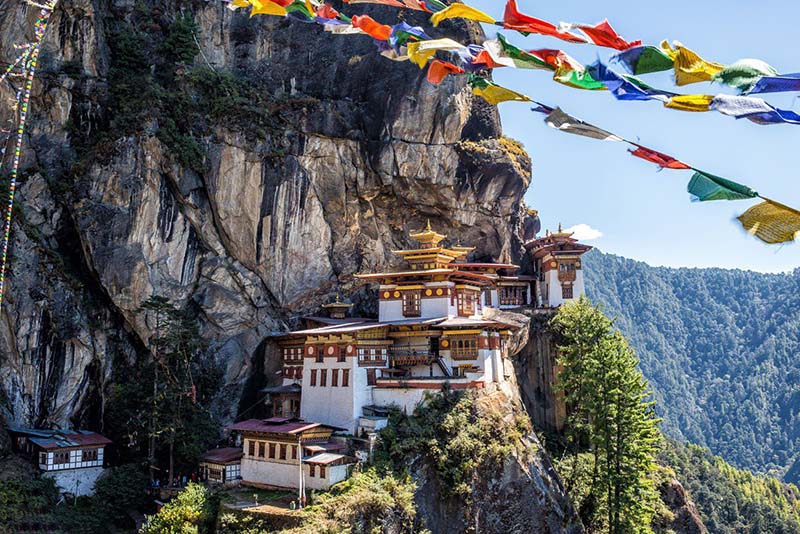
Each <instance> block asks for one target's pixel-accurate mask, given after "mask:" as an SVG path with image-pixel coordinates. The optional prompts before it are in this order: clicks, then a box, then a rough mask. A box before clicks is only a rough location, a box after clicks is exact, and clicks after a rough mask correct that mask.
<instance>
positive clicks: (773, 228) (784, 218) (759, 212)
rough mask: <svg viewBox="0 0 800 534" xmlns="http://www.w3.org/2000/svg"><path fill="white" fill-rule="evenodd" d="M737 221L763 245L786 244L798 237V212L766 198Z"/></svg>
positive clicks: (799, 221)
mask: <svg viewBox="0 0 800 534" xmlns="http://www.w3.org/2000/svg"><path fill="white" fill-rule="evenodd" d="M762 198H763V197H762ZM737 219H738V220H739V222H740V223H742V226H743V227H744V229H745V230H747V231H748V232H749V233H750V234H752V235H754V236H756V237H757V238H759V239H760V240H761V241H763V242H764V243H769V244H776V243H788V242H790V241H794V240H795V239H797V237H798V235H800V211H797V210H796V209H794V208H790V207H789V206H784V205H783V204H780V203H778V202H775V201H774V200H770V199H768V198H764V202H761V203H760V204H756V205H755V206H753V207H752V208H750V209H749V210H747V211H746V212H744V213H742V214H741V215H739V216H738V217H737Z"/></svg>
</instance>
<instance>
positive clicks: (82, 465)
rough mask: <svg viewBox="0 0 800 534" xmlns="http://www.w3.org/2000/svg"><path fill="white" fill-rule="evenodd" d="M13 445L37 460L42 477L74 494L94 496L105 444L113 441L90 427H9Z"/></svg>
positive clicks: (63, 490)
mask: <svg viewBox="0 0 800 534" xmlns="http://www.w3.org/2000/svg"><path fill="white" fill-rule="evenodd" d="M9 433H10V434H11V437H12V440H13V444H14V448H15V449H16V450H17V451H19V452H21V453H22V454H25V455H27V456H29V457H31V458H33V459H34V461H35V462H36V465H37V466H38V467H39V470H40V471H41V472H42V476H46V477H49V478H52V479H53V480H54V481H55V483H56V485H57V486H58V487H59V489H60V490H61V491H62V492H64V493H71V494H73V495H78V496H81V495H91V494H92V493H94V485H95V482H96V481H97V479H98V478H99V477H100V475H101V474H102V473H103V456H104V453H105V447H106V446H107V445H109V444H110V443H111V440H110V439H108V438H106V437H104V436H101V435H100V434H97V433H95V432H89V431H87V430H39V429H32V428H22V427H11V428H9Z"/></svg>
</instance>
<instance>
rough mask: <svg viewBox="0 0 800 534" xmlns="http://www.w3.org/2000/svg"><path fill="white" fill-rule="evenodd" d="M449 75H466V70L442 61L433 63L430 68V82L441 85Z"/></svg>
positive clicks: (437, 60) (438, 60)
mask: <svg viewBox="0 0 800 534" xmlns="http://www.w3.org/2000/svg"><path fill="white" fill-rule="evenodd" d="M449 74H464V69H462V68H461V67H459V66H457V65H453V64H452V63H448V62H447V61H442V60H440V59H434V60H433V61H431V65H430V67H428V81H429V82H431V83H432V84H434V85H439V84H440V83H442V80H444V79H445V78H446V77H447V76H448V75H449Z"/></svg>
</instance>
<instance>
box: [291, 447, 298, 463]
mask: <svg viewBox="0 0 800 534" xmlns="http://www.w3.org/2000/svg"><path fill="white" fill-rule="evenodd" d="M292 460H297V445H292Z"/></svg>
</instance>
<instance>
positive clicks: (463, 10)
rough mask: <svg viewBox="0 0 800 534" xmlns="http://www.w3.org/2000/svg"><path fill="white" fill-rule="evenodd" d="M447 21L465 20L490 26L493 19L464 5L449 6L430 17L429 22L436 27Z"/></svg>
mask: <svg viewBox="0 0 800 534" xmlns="http://www.w3.org/2000/svg"><path fill="white" fill-rule="evenodd" d="M447 19H467V20H474V21H477V22H488V23H490V24H491V23H492V22H494V17H492V16H491V15H489V14H487V13H484V12H483V11H481V10H479V9H475V8H474V7H471V6H468V5H466V4H450V5H449V6H448V7H446V8H444V9H443V10H441V11H438V12H436V13H434V14H433V15H432V16H431V22H432V23H433V25H434V26H438V25H439V23H440V22H442V21H443V20H447Z"/></svg>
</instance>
